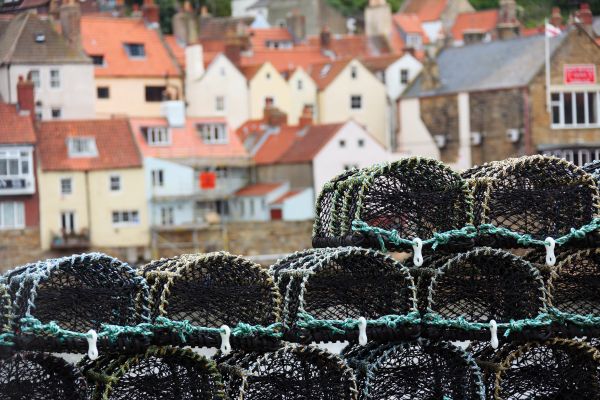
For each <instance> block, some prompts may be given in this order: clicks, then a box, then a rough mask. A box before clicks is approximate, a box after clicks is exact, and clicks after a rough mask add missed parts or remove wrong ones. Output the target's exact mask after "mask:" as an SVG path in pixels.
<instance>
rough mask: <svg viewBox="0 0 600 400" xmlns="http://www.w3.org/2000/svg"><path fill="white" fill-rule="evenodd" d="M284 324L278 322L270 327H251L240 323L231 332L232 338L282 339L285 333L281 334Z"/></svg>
mask: <svg viewBox="0 0 600 400" xmlns="http://www.w3.org/2000/svg"><path fill="white" fill-rule="evenodd" d="M282 326H283V324H282V323H281V322H276V323H274V324H271V325H269V326H266V327H264V326H262V325H250V324H245V323H243V322H240V323H239V324H237V325H236V326H235V328H233V329H232V330H231V335H232V336H256V335H260V336H270V337H275V338H280V337H282V336H283V333H282V332H280V330H281V327H282Z"/></svg>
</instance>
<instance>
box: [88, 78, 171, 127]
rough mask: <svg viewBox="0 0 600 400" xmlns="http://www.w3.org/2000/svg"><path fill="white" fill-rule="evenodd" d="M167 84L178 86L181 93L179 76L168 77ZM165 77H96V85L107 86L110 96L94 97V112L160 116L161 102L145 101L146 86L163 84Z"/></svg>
mask: <svg viewBox="0 0 600 400" xmlns="http://www.w3.org/2000/svg"><path fill="white" fill-rule="evenodd" d="M168 82H169V85H172V86H175V87H176V88H178V91H179V93H180V94H182V83H181V79H179V78H173V77H171V78H169V81H168ZM165 85H166V81H165V78H132V77H127V78H100V77H98V78H96V85H95V87H94V95H93V96H94V98H96V87H99V86H107V87H108V88H109V91H110V98H108V99H96V113H97V116H98V117H99V118H109V117H111V116H112V115H124V114H127V115H128V116H130V117H160V116H161V112H160V105H161V102H160V101H157V102H146V90H145V87H146V86H165Z"/></svg>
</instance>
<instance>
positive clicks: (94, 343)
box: [86, 329, 98, 360]
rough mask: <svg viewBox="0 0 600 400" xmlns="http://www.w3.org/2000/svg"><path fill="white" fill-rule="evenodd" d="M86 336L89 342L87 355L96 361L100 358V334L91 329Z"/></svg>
mask: <svg viewBox="0 0 600 400" xmlns="http://www.w3.org/2000/svg"><path fill="white" fill-rule="evenodd" d="M86 336H87V337H86V339H87V342H88V352H87V355H88V357H89V359H90V360H95V359H97V358H98V334H97V333H96V331H95V330H93V329H90V330H89V331H87V334H86Z"/></svg>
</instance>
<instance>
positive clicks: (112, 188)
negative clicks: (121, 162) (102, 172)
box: [108, 174, 123, 193]
mask: <svg viewBox="0 0 600 400" xmlns="http://www.w3.org/2000/svg"><path fill="white" fill-rule="evenodd" d="M115 179H116V180H115ZM115 182H116V183H117V184H116V185H113V183H115ZM122 189H123V180H122V179H121V175H119V174H111V175H110V176H109V177H108V190H109V191H110V192H111V193H118V192H120V191H121V190H122Z"/></svg>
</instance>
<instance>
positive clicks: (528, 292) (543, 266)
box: [0, 156, 600, 400]
mask: <svg viewBox="0 0 600 400" xmlns="http://www.w3.org/2000/svg"><path fill="white" fill-rule="evenodd" d="M599 177H600V164H599V163H598V162H596V163H592V164H589V165H587V166H585V167H583V168H578V167H576V166H574V165H573V164H570V163H568V162H566V161H564V160H560V159H557V158H552V157H543V156H532V157H522V158H515V159H509V160H504V161H500V162H493V163H489V164H485V165H482V166H478V167H474V168H471V169H469V170H467V171H464V172H463V173H462V174H461V173H458V172H455V171H453V170H452V169H450V168H448V167H447V166H445V165H443V164H441V163H440V162H438V161H435V160H430V159H423V158H408V159H403V160H399V161H395V162H390V163H385V164H380V165H374V166H371V167H368V168H364V169H360V170H359V169H355V170H351V171H347V172H345V173H343V174H342V175H339V176H337V177H335V178H334V179H332V180H331V181H330V182H329V183H327V184H326V185H325V186H324V188H323V190H322V192H321V193H320V195H319V196H318V199H317V204H316V218H315V224H314V230H313V247H314V248H312V249H307V250H301V251H298V252H296V253H293V254H290V255H288V256H286V257H283V258H281V259H280V260H278V261H277V262H276V263H275V264H273V265H272V266H270V267H269V268H264V267H262V266H259V265H257V264H255V263H253V262H251V261H249V260H247V259H244V258H242V257H239V256H234V255H230V254H228V253H224V252H218V253H210V254H185V255H180V256H178V257H173V258H168V259H160V260H156V261H152V262H150V263H149V264H147V265H144V266H141V267H139V268H133V267H131V266H129V265H127V264H126V263H123V262H121V261H119V260H116V259H114V258H111V257H109V256H106V255H103V254H86V255H77V256H72V257H67V258H60V259H51V260H47V261H40V262H37V263H32V264H28V265H25V266H21V267H17V268H15V269H14V270H12V271H9V272H7V273H5V274H4V275H3V276H2V277H1V278H0V399H22V398H28V399H29V398H31V399H38V398H39V399H45V398H52V399H238V400H244V399H326V400H330V399H331V400H333V399H344V400H345V399H348V400H358V399H373V400H374V399H390V400H391V399H438V400H448V399H532V398H555V399H570V398H572V399H594V398H598V399H600V351H599V350H598V346H599V345H600V248H598V243H600V240H599V239H600V234H599V232H600V195H599V191H598V181H599V179H600V178H599ZM257 234H259V233H257ZM65 353H69V354H67V355H65ZM73 354H77V355H78V357H77V358H78V359H79V360H78V361H77V363H74V362H73V358H74V357H73Z"/></svg>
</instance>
